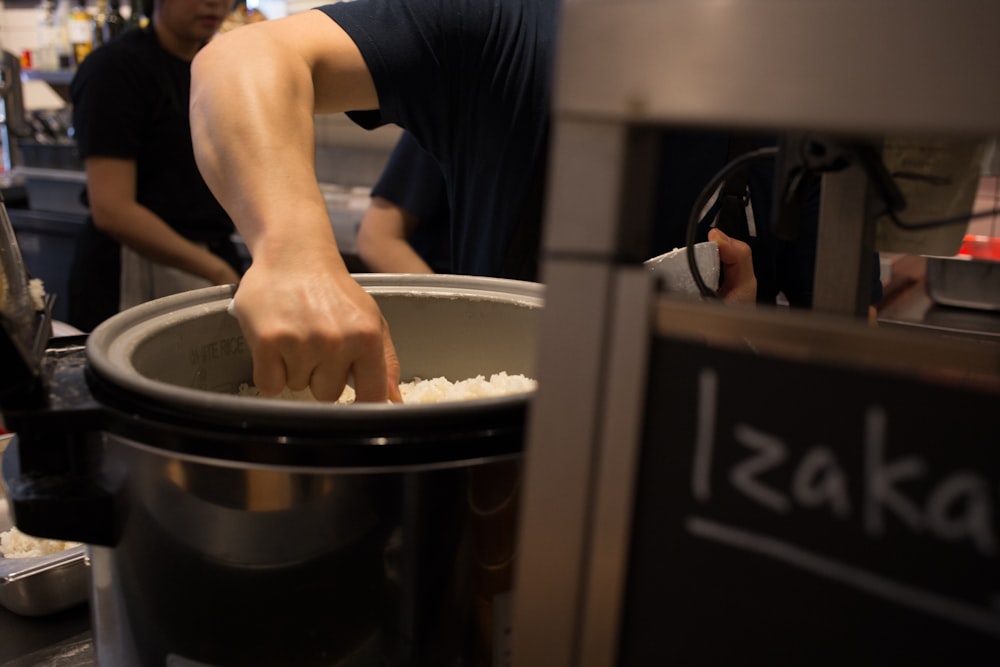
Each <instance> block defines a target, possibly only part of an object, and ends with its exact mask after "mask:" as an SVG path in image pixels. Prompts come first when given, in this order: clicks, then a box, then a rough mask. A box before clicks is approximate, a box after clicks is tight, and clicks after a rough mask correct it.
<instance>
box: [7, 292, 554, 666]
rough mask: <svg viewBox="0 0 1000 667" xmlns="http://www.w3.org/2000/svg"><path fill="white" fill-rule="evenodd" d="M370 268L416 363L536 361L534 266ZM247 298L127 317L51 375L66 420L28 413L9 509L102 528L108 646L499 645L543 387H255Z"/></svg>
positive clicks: (479, 660)
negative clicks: (351, 391) (446, 272)
mask: <svg viewBox="0 0 1000 667" xmlns="http://www.w3.org/2000/svg"><path fill="white" fill-rule="evenodd" d="M358 278H359V281H360V282H361V283H362V285H363V286H364V287H365V288H366V289H367V290H368V291H369V292H370V293H372V294H373V296H374V297H375V299H376V300H377V301H378V303H379V305H380V307H381V308H382V311H383V313H384V314H385V317H386V319H387V321H388V323H389V326H390V330H391V331H392V335H393V340H394V342H395V344H396V347H397V352H398V354H399V357H400V360H401V362H402V364H403V368H402V370H403V377H404V379H409V378H413V377H422V378H430V377H437V376H441V375H444V376H446V377H448V378H450V379H462V378H467V377H473V376H475V375H480V374H483V375H486V376H489V374H491V373H494V372H499V371H506V372H508V373H524V374H528V375H531V374H532V373H533V371H534V368H535V364H534V354H535V335H536V329H537V326H536V319H537V316H538V313H539V310H540V307H541V304H542V292H541V287H540V286H539V285H537V284H534V283H521V282H516V281H505V280H495V279H486V278H470V277H457V276H428V277H416V276H385V275H378V276H375V275H373V276H359V277H358ZM230 296H231V292H230V290H229V289H228V288H209V289H206V290H197V291H194V292H189V293H185V294H181V295H176V296H173V297H167V298H165V299H160V300H157V301H154V302H150V303H148V304H145V305H143V306H139V307H136V308H133V309H130V310H128V311H125V312H123V313H121V314H119V315H117V316H115V317H113V318H111V319H110V320H108V321H107V322H106V323H104V324H102V325H101V326H100V327H98V328H97V329H96V330H95V331H94V332H93V333H92V334H91V335H90V336H89V339H88V340H87V345H86V356H85V361H83V360H81V359H79V358H78V359H75V360H74V361H70V362H65V361H64V362H62V365H63V370H62V371H59V372H52V371H50V376H51V377H50V382H49V385H50V387H51V388H50V390H49V392H48V393H49V395H50V396H54V395H56V394H58V395H60V396H62V398H60V399H59V400H58V401H56V402H57V403H60V404H61V405H62V406H63V410H62V412H63V413H66V414H71V415H72V416H71V417H65V416H64V417H61V418H60V417H59V416H58V415H52V414H47V413H46V411H38V412H37V414H35V413H32V412H31V411H30V410H19V411H18V413H17V415H15V416H16V421H17V422H18V427H17V432H18V438H17V440H16V441H15V443H12V445H11V446H10V447H9V448H8V452H7V455H6V459H5V462H4V478H5V484H7V486H8V490H9V494H10V496H11V505H12V509H13V513H14V516H15V521H16V523H17V524H18V526H19V527H21V528H22V530H30V531H31V532H32V533H33V534H36V535H39V536H43V537H61V538H63V539H74V540H82V541H85V542H87V543H89V544H91V545H92V546H91V547H90V556H91V564H92V574H93V576H92V579H93V597H92V607H93V610H94V623H95V643H96V651H97V656H98V659H99V662H100V664H102V665H128V666H130V667H131V666H133V665H165V664H171V665H193V664H197V665H212V666H216V665H218V666H222V665H241V666H250V665H268V666H273V665H297V666H307V665H343V666H348V665H488V664H491V662H492V657H493V655H494V652H495V651H500V650H501V649H502V646H501V645H499V644H494V640H495V639H496V638H495V636H494V633H495V629H496V628H504V627H505V626H506V622H507V620H508V619H507V618H506V613H507V612H506V609H507V607H506V596H507V595H509V590H510V567H511V563H512V559H513V557H514V531H515V519H516V512H517V497H518V490H519V480H520V465H521V454H522V443H523V430H524V418H525V413H526V410H527V406H528V403H529V400H530V395H528V394H522V395H513V396H506V397H498V398H486V399H477V400H474V401H466V402H458V403H448V404H445V403H441V404H434V405H413V406H407V405H403V406H399V405H371V404H368V405H330V404H307V403H295V402H288V401H282V400H278V399H261V398H244V397H239V396H237V395H235V394H236V390H237V387H238V386H239V384H240V383H241V382H247V381H249V380H250V378H251V366H250V358H249V352H248V349H247V346H246V344H245V341H244V340H243V337H242V335H241V333H240V330H239V327H238V324H237V322H236V320H235V319H233V318H232V317H230V316H229V315H228V314H227V313H226V306H227V304H228V302H229V298H230ZM74 372H76V373H78V375H79V376H80V377H81V378H83V377H85V378H86V382H85V383H84V382H83V381H82V380H81V381H80V382H79V383H77V384H74V383H73V382H72V381H71V380H67V379H66V378H67V377H70V378H72V377H73V373H74ZM57 376H58V377H57ZM59 378H62V379H59ZM84 385H85V386H84ZM71 395H73V396H71ZM74 396H75V397H74ZM51 408H52V406H51V405H50V407H49V411H48V412H50V413H51V412H53V410H52V409H51ZM60 424H62V425H61V426H60ZM32 433H37V434H38V437H35V436H33V435H32ZM54 433H55V434H60V433H61V434H62V436H61V438H62V442H61V443H59V446H58V447H56V446H54V445H53V444H51V442H50V441H51V440H53V438H52V437H51V436H52V435H53V434H54ZM42 436H48V437H42ZM55 439H56V440H60V438H59V437H57V438H55ZM39 479H43V480H44V483H43V484H36V485H34V486H33V485H32V480H39ZM22 524H23V525H22Z"/></svg>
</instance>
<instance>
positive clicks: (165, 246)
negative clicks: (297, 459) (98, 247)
mask: <svg viewBox="0 0 1000 667" xmlns="http://www.w3.org/2000/svg"><path fill="white" fill-rule="evenodd" d="M84 166H85V169H86V171H87V199H88V201H89V202H90V211H91V214H92V215H93V217H94V225H95V226H96V227H97V228H98V229H100V230H101V231H103V232H105V233H106V234H108V235H110V236H111V237H113V238H114V239H115V240H116V241H118V242H119V243H121V244H122V245H126V246H128V247H130V248H132V249H133V250H135V251H136V252H138V253H139V254H140V255H142V256H144V257H146V258H148V259H150V260H152V261H154V262H157V263H159V264H164V265H166V266H172V267H175V268H178V269H181V270H182V271H186V272H188V273H192V274H194V275H197V276H201V277H202V278H204V279H205V280H208V281H209V282H212V283H215V284H216V285H227V284H229V283H235V282H238V281H239V276H238V275H237V273H236V271H235V270H234V269H233V268H232V267H231V266H230V265H229V264H228V263H227V262H226V261H225V260H223V259H222V258H221V257H218V256H216V255H214V254H213V253H211V252H210V251H209V250H207V249H205V248H203V247H201V246H199V245H197V244H196V243H192V242H191V241H189V240H187V239H186V238H184V237H183V236H181V235H180V234H178V233H177V232H176V231H174V229H173V228H172V227H171V226H170V225H168V224H167V223H166V222H165V221H163V220H162V219H161V218H160V217H159V216H157V215H156V214H155V213H153V212H152V211H150V210H149V209H148V208H146V207H145V206H143V205H142V204H140V203H138V202H137V201H136V198H135V190H136V165H135V161H134V160H124V159H121V158H110V157H88V158H87V159H86V160H85V161H84Z"/></svg>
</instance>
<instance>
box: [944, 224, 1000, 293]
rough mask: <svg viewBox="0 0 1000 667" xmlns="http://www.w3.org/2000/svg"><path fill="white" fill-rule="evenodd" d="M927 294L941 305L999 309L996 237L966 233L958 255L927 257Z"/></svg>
mask: <svg viewBox="0 0 1000 667" xmlns="http://www.w3.org/2000/svg"><path fill="white" fill-rule="evenodd" d="M927 294H928V295H929V296H930V297H931V299H933V300H934V301H935V302H936V303H939V304H942V305H945V306H956V307H959V308H973V309H975V310H991V311H998V310H1000V239H998V238H990V237H985V236H966V237H965V239H964V241H963V243H962V247H961V249H960V250H959V252H958V254H956V255H954V256H952V257H927Z"/></svg>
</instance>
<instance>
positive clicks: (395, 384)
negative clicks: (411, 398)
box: [382, 318, 403, 403]
mask: <svg viewBox="0 0 1000 667" xmlns="http://www.w3.org/2000/svg"><path fill="white" fill-rule="evenodd" d="M382 342H383V355H384V357H385V375H386V389H387V390H388V392H389V400H390V401H392V402H393V403H402V402H403V395H402V394H401V393H400V391H399V374H400V369H399V357H397V356H396V346H395V344H394V343H393V342H392V337H391V336H390V335H389V325H388V324H387V323H386V321H385V318H383V319H382Z"/></svg>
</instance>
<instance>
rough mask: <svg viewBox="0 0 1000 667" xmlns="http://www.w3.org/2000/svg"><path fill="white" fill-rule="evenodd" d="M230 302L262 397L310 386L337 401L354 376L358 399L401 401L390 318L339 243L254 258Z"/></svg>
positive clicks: (323, 397)
mask: <svg viewBox="0 0 1000 667" xmlns="http://www.w3.org/2000/svg"><path fill="white" fill-rule="evenodd" d="M233 303H234V309H235V312H236V316H237V318H238V319H239V321H240V326H241V327H242V329H243V332H244V335H245V336H246V338H247V343H248V344H249V346H250V350H251V353H252V357H253V381H254V384H255V385H256V386H257V388H258V389H259V390H260V392H261V393H262V394H264V395H268V396H273V395H276V394H278V393H280V392H281V390H282V389H283V388H284V387H286V386H287V387H288V388H289V389H293V390H301V389H305V388H306V387H309V388H310V389H311V390H312V393H313V395H314V396H315V397H316V398H317V399H319V400H325V401H335V400H337V399H338V398H339V397H340V394H341V392H342V391H343V390H344V386H345V385H346V384H347V382H348V380H349V379H353V381H354V388H355V391H356V392H357V400H358V401H377V402H384V401H385V400H386V399H389V400H392V401H395V402H401V401H402V397H401V396H400V393H399V372H400V371H399V360H398V359H397V358H396V352H395V348H394V347H393V344H392V340H391V337H390V335H389V329H388V326H387V325H386V322H385V319H384V318H383V317H382V313H381V311H379V309H378V306H377V304H376V303H375V301H374V299H373V298H372V297H371V295H369V294H368V293H367V292H366V291H365V290H364V289H363V288H362V287H361V286H360V285H358V284H357V282H355V281H354V279H353V278H351V276H350V274H349V273H347V271H346V269H344V267H343V260H342V259H341V258H340V254H339V251H338V250H337V248H336V246H335V245H332V244H331V245H328V246H327V245H313V246H311V247H300V248H298V249H297V250H296V251H295V254H294V255H293V256H290V257H284V258H281V257H269V258H268V259H267V260H264V258H255V260H254V263H253V265H251V267H250V269H248V270H247V272H246V274H245V275H244V276H243V279H242V280H241V281H240V286H239V289H238V290H237V292H236V296H235V297H234V302H233Z"/></svg>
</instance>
